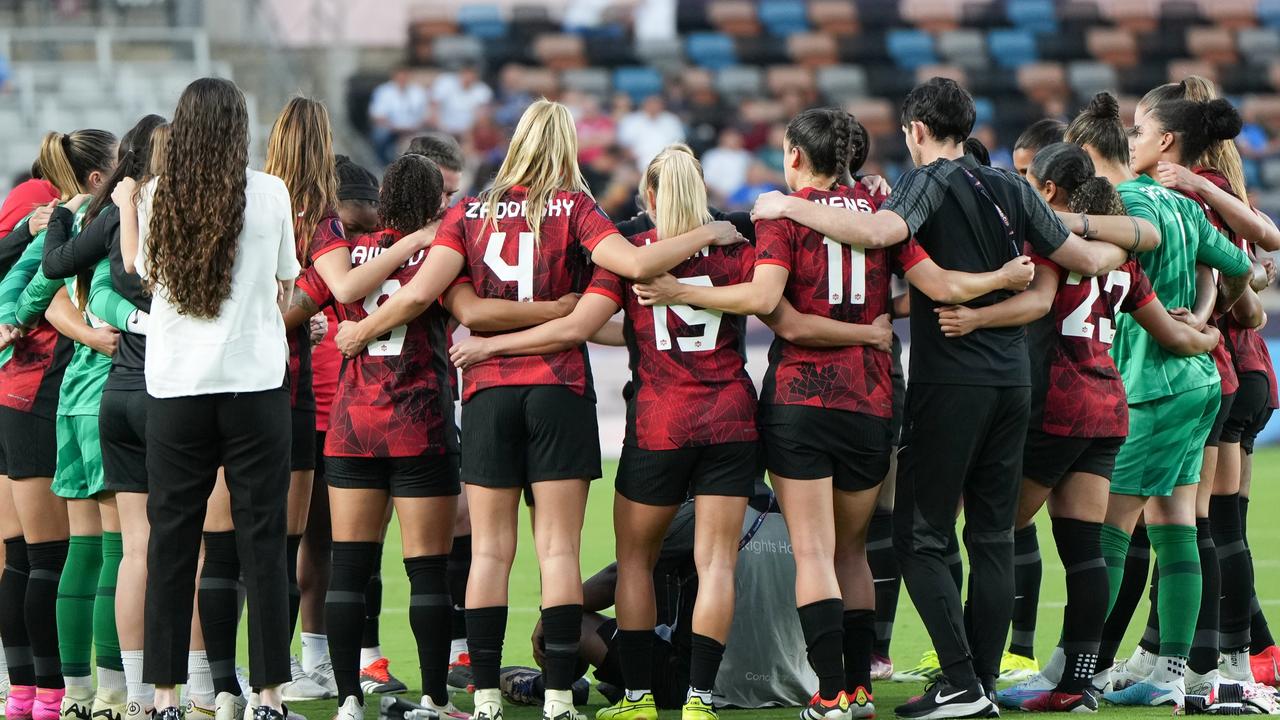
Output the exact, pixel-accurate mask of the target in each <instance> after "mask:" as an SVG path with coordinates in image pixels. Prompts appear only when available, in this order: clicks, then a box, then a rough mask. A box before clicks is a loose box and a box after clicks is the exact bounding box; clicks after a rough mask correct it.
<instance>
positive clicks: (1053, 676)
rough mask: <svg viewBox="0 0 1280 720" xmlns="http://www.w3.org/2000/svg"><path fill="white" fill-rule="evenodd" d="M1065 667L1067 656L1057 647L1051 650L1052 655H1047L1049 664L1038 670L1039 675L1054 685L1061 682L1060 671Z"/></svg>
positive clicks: (1060, 647)
mask: <svg viewBox="0 0 1280 720" xmlns="http://www.w3.org/2000/svg"><path fill="white" fill-rule="evenodd" d="M1066 667H1067V654H1066V653H1065V652H1064V651H1063V650H1062V646H1061V645H1059V646H1058V647H1055V648H1054V649H1053V653H1052V654H1050V655H1049V662H1047V663H1045V664H1044V667H1043V668H1041V669H1040V675H1041V677H1043V678H1044V679H1045V680H1048V681H1049V682H1051V683H1054V684H1055V685H1056V684H1057V683H1060V682H1062V671H1063V670H1065V669H1066Z"/></svg>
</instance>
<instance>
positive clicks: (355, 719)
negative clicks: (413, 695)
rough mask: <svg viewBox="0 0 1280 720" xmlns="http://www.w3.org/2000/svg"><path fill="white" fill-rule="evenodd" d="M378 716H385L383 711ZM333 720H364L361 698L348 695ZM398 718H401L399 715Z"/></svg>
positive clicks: (398, 719)
mask: <svg viewBox="0 0 1280 720" xmlns="http://www.w3.org/2000/svg"><path fill="white" fill-rule="evenodd" d="M384 699H385V698H384ZM378 716H379V717H383V715H382V714H381V713H379V715H378ZM333 720H364V705H361V704H360V698H358V697H356V696H355V695H349V696H347V699H346V700H343V701H342V704H341V705H339V706H338V713H337V714H336V715H334V716H333ZM396 720H400V718H398V717H397V719H396Z"/></svg>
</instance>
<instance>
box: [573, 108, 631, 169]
mask: <svg viewBox="0 0 1280 720" xmlns="http://www.w3.org/2000/svg"><path fill="white" fill-rule="evenodd" d="M564 103H565V104H566V105H568V106H569V110H570V111H572V112H573V119H574V123H575V124H576V125H577V126H578V164H579V165H590V164H591V163H592V162H593V161H594V160H595V159H596V158H597V157H599V156H600V155H601V154H602V153H603V152H604V151H605V150H606V149H607V148H608V147H609V146H610V145H613V144H614V141H615V139H616V138H617V136H618V126H617V123H615V122H614V120H613V118H612V117H610V116H609V115H606V114H605V113H604V111H603V110H602V109H601V108H600V98H598V97H596V96H595V95H590V94H587V93H571V94H569V96H568V97H566V98H565V100H564Z"/></svg>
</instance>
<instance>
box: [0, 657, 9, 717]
mask: <svg viewBox="0 0 1280 720" xmlns="http://www.w3.org/2000/svg"><path fill="white" fill-rule="evenodd" d="M0 651H2V649H0ZM8 702H9V676H8V675H0V710H3V708H4V706H5V704H6V703H8ZM0 717H3V715H2V714H0Z"/></svg>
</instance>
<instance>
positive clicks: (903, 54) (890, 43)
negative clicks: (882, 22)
mask: <svg viewBox="0 0 1280 720" xmlns="http://www.w3.org/2000/svg"><path fill="white" fill-rule="evenodd" d="M885 45H886V47H887V48H888V50H889V57H891V58H893V61H894V62H895V63H897V64H898V67H902V68H906V69H908V70H915V69H916V68H918V67H920V66H922V65H932V64H933V63H936V62H938V56H937V55H936V54H935V53H934V52H933V36H932V35H930V34H929V33H926V32H921V31H920V30H890V31H889V32H888V34H887V35H886V36H885Z"/></svg>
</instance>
